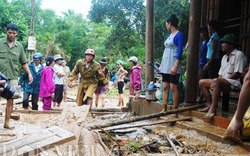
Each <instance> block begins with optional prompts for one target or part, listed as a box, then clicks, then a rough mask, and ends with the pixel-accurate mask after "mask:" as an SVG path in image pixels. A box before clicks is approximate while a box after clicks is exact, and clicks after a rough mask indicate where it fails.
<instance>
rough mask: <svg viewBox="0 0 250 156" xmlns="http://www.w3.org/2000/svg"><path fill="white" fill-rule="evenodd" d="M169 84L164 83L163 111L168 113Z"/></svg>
mask: <svg viewBox="0 0 250 156" xmlns="http://www.w3.org/2000/svg"><path fill="white" fill-rule="evenodd" d="M168 91H169V83H167V82H163V95H162V111H164V112H166V111H167V102H168Z"/></svg>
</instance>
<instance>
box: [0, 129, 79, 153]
mask: <svg viewBox="0 0 250 156" xmlns="http://www.w3.org/2000/svg"><path fill="white" fill-rule="evenodd" d="M74 139H75V135H74V134H72V133H70V132H68V131H66V130H64V129H62V128H60V127H58V126H53V127H50V128H47V129H44V130H42V131H41V133H40V134H39V135H38V134H32V135H27V136H24V137H22V138H19V139H15V140H12V141H9V142H6V143H2V144H0V155H37V154H38V153H40V152H41V151H45V150H48V149H50V148H54V147H55V145H60V144H63V143H65V142H69V141H72V140H74Z"/></svg>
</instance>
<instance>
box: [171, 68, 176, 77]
mask: <svg viewBox="0 0 250 156" xmlns="http://www.w3.org/2000/svg"><path fill="white" fill-rule="evenodd" d="M170 73H171V75H175V74H176V73H177V68H176V67H173V68H172V69H171V70H170Z"/></svg>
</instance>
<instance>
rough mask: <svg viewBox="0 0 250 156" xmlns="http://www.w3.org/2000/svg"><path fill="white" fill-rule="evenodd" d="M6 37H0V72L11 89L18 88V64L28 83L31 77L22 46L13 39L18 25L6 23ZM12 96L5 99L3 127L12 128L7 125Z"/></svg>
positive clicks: (11, 108)
mask: <svg viewBox="0 0 250 156" xmlns="http://www.w3.org/2000/svg"><path fill="white" fill-rule="evenodd" d="M6 34H7V37H6V38H1V39H0V67H1V68H0V72H1V73H3V74H4V75H5V76H6V77H7V78H8V80H9V81H8V83H9V84H10V86H11V87H12V88H13V89H17V88H18V74H19V73H18V72H19V69H18V66H19V64H21V65H22V68H23V69H24V70H25V72H26V73H27V75H28V77H29V83H32V81H33V77H32V74H31V73H30V70H29V67H28V64H27V59H26V56H25V53H24V50H23V46H22V44H21V43H20V42H18V41H16V40H15V37H16V36H17V34H18V27H17V25H15V24H13V23H9V24H8V25H7V30H6ZM14 98H15V96H13V97H12V98H10V99H7V106H6V110H5V111H6V114H5V122H4V128H8V129H12V127H10V125H9V120H10V116H11V112H12V110H13V99H14Z"/></svg>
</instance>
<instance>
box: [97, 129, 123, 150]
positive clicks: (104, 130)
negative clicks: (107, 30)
mask: <svg viewBox="0 0 250 156" xmlns="http://www.w3.org/2000/svg"><path fill="white" fill-rule="evenodd" d="M95 126H96V127H97V128H99V129H101V130H102V131H103V132H104V133H105V134H106V135H107V136H108V137H109V138H110V139H111V140H112V141H114V142H115V143H116V144H117V145H118V149H120V144H119V142H118V141H117V140H115V139H114V138H113V137H112V136H111V135H110V134H109V133H108V132H107V131H105V130H104V129H103V128H101V127H100V126H98V125H95Z"/></svg>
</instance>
